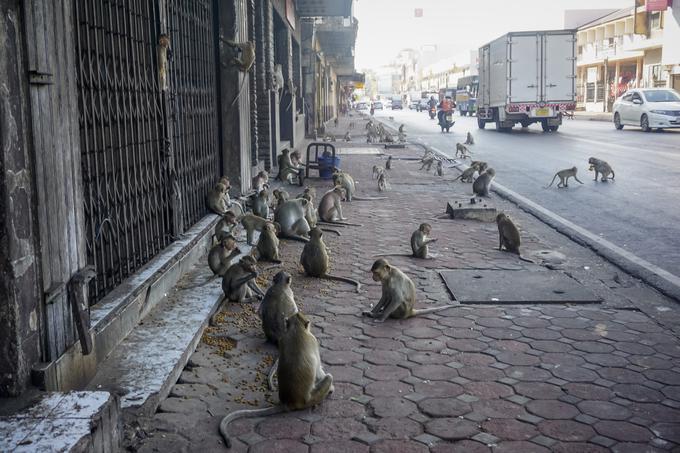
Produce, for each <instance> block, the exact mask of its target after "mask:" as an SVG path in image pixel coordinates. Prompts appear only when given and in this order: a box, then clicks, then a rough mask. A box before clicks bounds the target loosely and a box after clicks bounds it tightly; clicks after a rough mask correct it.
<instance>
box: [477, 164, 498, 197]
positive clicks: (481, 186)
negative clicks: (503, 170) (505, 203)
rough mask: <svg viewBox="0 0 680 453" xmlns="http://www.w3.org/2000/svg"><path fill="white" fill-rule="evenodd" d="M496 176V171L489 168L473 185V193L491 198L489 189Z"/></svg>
mask: <svg viewBox="0 0 680 453" xmlns="http://www.w3.org/2000/svg"><path fill="white" fill-rule="evenodd" d="M495 176H496V170H494V169H493V168H487V169H486V171H485V172H484V173H482V174H481V175H479V176H478V177H477V179H475V182H473V183H472V191H473V192H474V194H475V195H479V196H480V197H488V196H489V188H490V187H491V181H493V178H494V177H495Z"/></svg>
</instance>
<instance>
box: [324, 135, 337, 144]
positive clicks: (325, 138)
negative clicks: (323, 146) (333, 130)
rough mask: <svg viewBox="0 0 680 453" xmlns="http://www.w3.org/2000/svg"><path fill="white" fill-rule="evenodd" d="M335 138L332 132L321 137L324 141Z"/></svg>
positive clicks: (331, 140) (330, 140) (332, 140)
mask: <svg viewBox="0 0 680 453" xmlns="http://www.w3.org/2000/svg"><path fill="white" fill-rule="evenodd" d="M335 140H336V139H335V135H334V134H326V135H325V136H324V138H323V141H324V142H334V141H335Z"/></svg>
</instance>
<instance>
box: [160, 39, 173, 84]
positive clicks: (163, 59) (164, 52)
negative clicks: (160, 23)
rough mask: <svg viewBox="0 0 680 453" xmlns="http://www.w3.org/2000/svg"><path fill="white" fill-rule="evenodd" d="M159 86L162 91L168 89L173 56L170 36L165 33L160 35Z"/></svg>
mask: <svg viewBox="0 0 680 453" xmlns="http://www.w3.org/2000/svg"><path fill="white" fill-rule="evenodd" d="M157 51H158V86H159V88H160V89H161V90H162V91H166V90H167V89H168V60H170V58H172V49H170V37H169V36H168V35H166V34H165V33H163V34H161V35H160V36H159V37H158V50H157Z"/></svg>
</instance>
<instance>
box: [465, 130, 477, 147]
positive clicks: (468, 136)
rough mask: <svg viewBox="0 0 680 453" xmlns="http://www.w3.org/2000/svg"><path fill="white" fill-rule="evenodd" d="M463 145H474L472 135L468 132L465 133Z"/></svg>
mask: <svg viewBox="0 0 680 453" xmlns="http://www.w3.org/2000/svg"><path fill="white" fill-rule="evenodd" d="M464 144H465V145H474V144H475V139H474V138H472V134H471V133H470V132H469V131H468V133H467V138H466V139H465V143H464Z"/></svg>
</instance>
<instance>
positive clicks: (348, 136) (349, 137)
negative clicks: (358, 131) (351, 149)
mask: <svg viewBox="0 0 680 453" xmlns="http://www.w3.org/2000/svg"><path fill="white" fill-rule="evenodd" d="M343 140H344V141H346V142H351V141H352V136H351V135H349V131H347V132H345V137H344V138H343Z"/></svg>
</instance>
